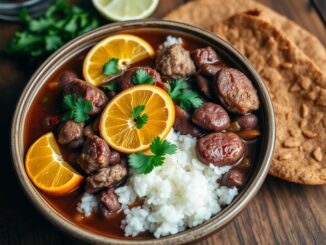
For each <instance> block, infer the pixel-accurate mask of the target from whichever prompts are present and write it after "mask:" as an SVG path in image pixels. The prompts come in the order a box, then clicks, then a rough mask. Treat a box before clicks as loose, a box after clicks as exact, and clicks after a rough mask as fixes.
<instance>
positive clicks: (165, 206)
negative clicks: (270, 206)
mask: <svg viewBox="0 0 326 245" xmlns="http://www.w3.org/2000/svg"><path fill="white" fill-rule="evenodd" d="M167 140H168V141H170V142H171V143H173V144H176V145H177V148H178V150H177V152H176V153H175V154H174V155H168V156H167V157H166V159H165V162H164V164H163V165H162V166H160V167H157V168H155V169H154V170H153V171H152V172H151V173H149V174H147V175H136V174H134V175H132V176H131V177H130V178H129V181H128V183H127V184H126V185H125V186H123V187H120V188H118V189H117V190H116V193H117V194H118V196H119V201H120V203H121V204H122V205H123V210H124V212H125V214H126V218H125V219H124V220H123V222H122V227H123V228H124V231H125V235H126V236H136V235H138V234H139V233H140V232H143V231H146V230H148V231H150V232H152V233H153V234H154V236H155V237H157V238H159V237H161V236H166V235H169V234H176V233H178V232H180V231H183V230H185V229H186V228H187V227H193V226H196V225H199V224H201V223H203V222H204V221H206V220H208V219H209V218H211V217H212V216H213V215H214V214H216V213H218V212H219V211H220V210H221V206H222V205H227V204H230V203H231V201H232V200H233V198H234V197H235V196H236V195H237V194H238V190H237V189H236V188H227V187H224V186H219V185H218V183H217V180H218V179H219V178H221V176H222V175H223V174H224V173H226V172H227V171H229V170H230V167H221V168H219V167H215V166H214V165H212V164H211V165H210V166H207V165H204V164H202V163H201V162H200V161H199V160H198V159H197V156H196V151H195V145H196V139H195V138H193V137H191V136H189V135H180V134H179V133H176V132H174V130H173V129H172V130H171V132H170V133H169V135H168V137H167ZM137 197H138V198H141V199H142V200H143V201H144V204H143V205H142V206H141V207H134V208H131V209H129V207H128V205H129V204H132V203H133V202H134V201H135V199H136V198H137Z"/></svg>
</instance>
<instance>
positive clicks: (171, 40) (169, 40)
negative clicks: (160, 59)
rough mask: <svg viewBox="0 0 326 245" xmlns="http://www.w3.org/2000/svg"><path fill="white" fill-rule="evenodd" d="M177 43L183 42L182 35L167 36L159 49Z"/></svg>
mask: <svg viewBox="0 0 326 245" xmlns="http://www.w3.org/2000/svg"><path fill="white" fill-rule="evenodd" d="M176 43H181V44H182V43H183V40H182V38H181V37H174V36H170V35H169V36H167V37H166V40H165V41H164V43H163V44H161V45H160V46H159V47H158V49H159V50H163V49H165V48H167V47H169V46H172V45H173V44H176Z"/></svg>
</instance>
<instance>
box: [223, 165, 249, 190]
mask: <svg viewBox="0 0 326 245" xmlns="http://www.w3.org/2000/svg"><path fill="white" fill-rule="evenodd" d="M247 172H248V171H247V170H246V169H243V168H233V169H231V170H230V171H229V172H227V173H226V174H225V175H224V176H223V178H222V185H225V186H227V187H237V188H240V187H242V186H243V185H244V183H245V182H246V179H247Z"/></svg>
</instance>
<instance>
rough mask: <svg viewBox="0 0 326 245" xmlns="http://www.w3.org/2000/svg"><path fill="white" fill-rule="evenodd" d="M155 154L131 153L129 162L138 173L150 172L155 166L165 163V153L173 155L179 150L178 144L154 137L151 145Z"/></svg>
mask: <svg viewBox="0 0 326 245" xmlns="http://www.w3.org/2000/svg"><path fill="white" fill-rule="evenodd" d="M150 150H151V152H152V154H153V155H145V154H144V153H142V152H137V153H134V154H131V155H129V157H128V163H129V166H130V167H132V168H133V169H134V170H135V172H136V173H137V174H148V173H150V172H151V171H152V170H153V169H154V168H155V167H158V166H161V165H162V164H163V163H164V160H165V155H173V154H174V153H175V152H176V151H177V146H176V145H174V144H172V143H170V142H169V141H167V140H161V139H160V137H156V138H154V140H153V141H152V143H151V145H150Z"/></svg>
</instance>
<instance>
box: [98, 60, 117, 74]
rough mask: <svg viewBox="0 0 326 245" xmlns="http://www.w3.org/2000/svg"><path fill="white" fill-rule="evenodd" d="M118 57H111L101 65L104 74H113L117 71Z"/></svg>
mask: <svg viewBox="0 0 326 245" xmlns="http://www.w3.org/2000/svg"><path fill="white" fill-rule="evenodd" d="M118 63H119V59H116V58H112V59H110V60H109V61H108V62H107V63H106V64H104V66H103V72H102V73H103V74H104V75H114V74H117V73H118V72H119V68H118Z"/></svg>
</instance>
